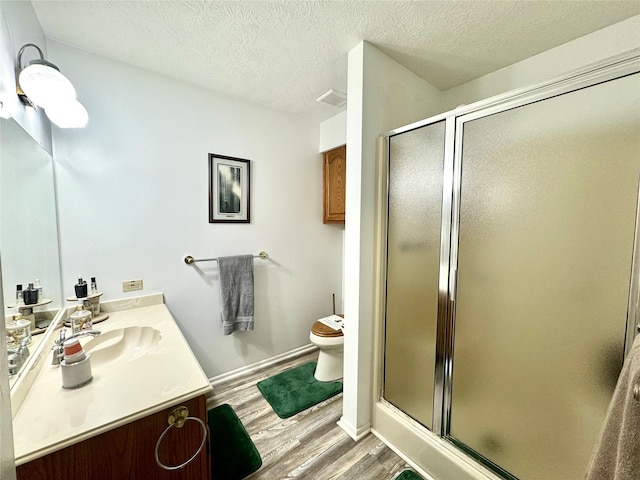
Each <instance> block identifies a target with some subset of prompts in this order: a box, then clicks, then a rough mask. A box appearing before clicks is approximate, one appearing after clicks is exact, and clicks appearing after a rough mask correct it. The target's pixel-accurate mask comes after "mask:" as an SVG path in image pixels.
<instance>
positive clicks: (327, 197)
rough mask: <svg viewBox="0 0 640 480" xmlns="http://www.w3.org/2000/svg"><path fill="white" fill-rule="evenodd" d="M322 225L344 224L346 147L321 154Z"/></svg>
mask: <svg viewBox="0 0 640 480" xmlns="http://www.w3.org/2000/svg"><path fill="white" fill-rule="evenodd" d="M323 157H324V162H323V167H322V173H323V186H324V188H323V193H324V200H323V209H322V211H323V218H322V222H323V223H344V213H345V200H346V186H347V147H346V145H343V146H342V147H338V148H334V149H333V150H329V151H328V152H325V153H324V154H323Z"/></svg>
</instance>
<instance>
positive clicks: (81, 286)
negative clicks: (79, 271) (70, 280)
mask: <svg viewBox="0 0 640 480" xmlns="http://www.w3.org/2000/svg"><path fill="white" fill-rule="evenodd" d="M74 288H75V291H76V298H86V297H87V282H86V281H85V280H83V279H82V275H78V283H77V284H76V285H75V286H74Z"/></svg>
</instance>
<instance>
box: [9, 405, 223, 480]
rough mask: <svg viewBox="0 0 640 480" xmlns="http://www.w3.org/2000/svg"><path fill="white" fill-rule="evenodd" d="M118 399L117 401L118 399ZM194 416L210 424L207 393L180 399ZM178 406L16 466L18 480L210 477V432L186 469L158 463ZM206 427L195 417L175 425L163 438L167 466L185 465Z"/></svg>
mask: <svg viewBox="0 0 640 480" xmlns="http://www.w3.org/2000/svg"><path fill="white" fill-rule="evenodd" d="M114 401H115V400H114ZM182 405H184V406H186V407H187V408H188V409H189V416H193V417H197V418H199V419H201V420H202V421H203V422H205V425H206V423H207V403H206V399H205V396H204V395H202V396H200V397H198V398H194V399H192V400H188V401H186V402H181V403H180V404H178V405H176V407H177V406H182ZM173 408H174V407H171V408H167V409H166V410H162V411H160V412H158V413H155V414H152V415H149V416H148V417H145V418H142V419H140V420H137V421H135V422H132V423H130V424H128V425H123V426H121V427H118V428H115V429H113V430H111V431H108V432H105V433H103V434H101V435H98V436H95V437H92V438H89V439H87V440H84V441H82V442H80V443H77V444H75V445H71V446H70V447H67V448H63V449H62V450H58V451H57V452H53V453H51V454H49V455H46V456H44V457H41V458H38V459H36V460H33V461H31V462H29V463H26V464H24V465H20V466H19V467H18V468H17V473H18V480H57V479H70V480H71V479H74V480H80V479H82V480H114V479H118V480H126V479H128V480H193V479H198V480H209V479H210V478H211V465H210V459H209V439H208V437H209V435H208V432H207V440H206V444H205V446H204V448H203V449H202V451H201V452H200V453H199V455H198V456H197V457H196V458H194V459H193V461H191V462H189V464H187V465H186V466H185V467H183V468H180V469H177V470H171V471H170V470H164V469H162V468H160V467H159V466H158V465H157V464H156V461H155V458H154V452H155V448H156V443H157V441H158V439H159V438H160V435H162V432H164V431H165V429H166V428H167V427H168V423H167V418H168V415H169V413H170V412H171V411H172V410H173ZM202 435H203V433H202V426H201V425H200V424H199V423H198V422H196V421H194V420H190V421H187V422H185V423H184V425H183V426H182V428H177V427H172V428H171V429H170V430H169V431H168V432H167V433H166V435H165V436H164V438H163V439H162V442H160V446H159V448H158V458H159V459H160V461H162V462H163V463H164V464H165V465H169V466H174V465H180V464H182V463H184V462H185V461H187V460H188V459H189V458H191V456H192V455H193V454H194V453H195V452H196V451H197V450H198V448H199V446H200V443H201V441H202Z"/></svg>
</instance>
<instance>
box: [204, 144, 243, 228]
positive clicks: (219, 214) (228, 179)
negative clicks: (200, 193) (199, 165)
mask: <svg viewBox="0 0 640 480" xmlns="http://www.w3.org/2000/svg"><path fill="white" fill-rule="evenodd" d="M250 164H251V162H250V161H249V160H245V159H242V158H235V157H225V156H224V155H216V154H214V153H210V154H209V223H250V220H251V216H250V201H249V196H250V190H251V188H250V178H251V177H250V175H249V171H250Z"/></svg>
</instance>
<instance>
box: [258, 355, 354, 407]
mask: <svg viewBox="0 0 640 480" xmlns="http://www.w3.org/2000/svg"><path fill="white" fill-rule="evenodd" d="M315 369H316V362H310V363H305V364H304V365H300V366H299V367H296V368H292V369H291V370H287V371H286V372H282V373H279V374H278V375H275V376H273V377H270V378H267V379H265V380H262V381H260V382H258V389H259V390H260V392H261V393H262V395H263V396H264V398H266V399H267V402H269V404H270V405H271V407H272V408H273V410H274V411H275V412H276V414H277V415H278V416H279V417H280V418H287V417H290V416H292V415H295V414H296V413H298V412H301V411H302V410H306V409H307V408H309V407H313V406H314V405H316V404H318V403H320V402H322V401H324V400H326V399H327V398H331V397H333V396H334V395H337V394H338V393H340V392H342V382H319V381H318V380H316V379H315V378H314V377H313V372H314V371H315Z"/></svg>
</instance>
